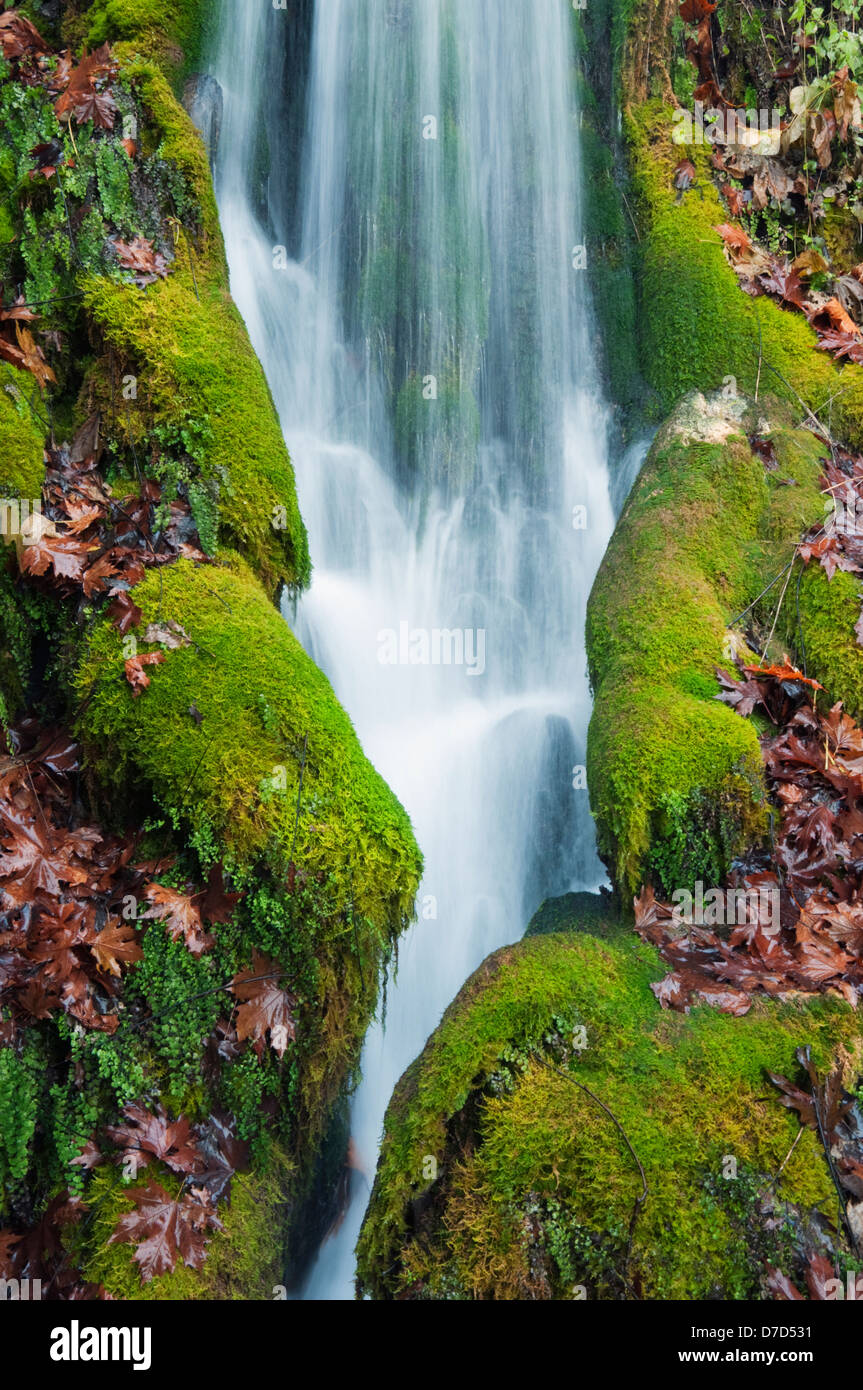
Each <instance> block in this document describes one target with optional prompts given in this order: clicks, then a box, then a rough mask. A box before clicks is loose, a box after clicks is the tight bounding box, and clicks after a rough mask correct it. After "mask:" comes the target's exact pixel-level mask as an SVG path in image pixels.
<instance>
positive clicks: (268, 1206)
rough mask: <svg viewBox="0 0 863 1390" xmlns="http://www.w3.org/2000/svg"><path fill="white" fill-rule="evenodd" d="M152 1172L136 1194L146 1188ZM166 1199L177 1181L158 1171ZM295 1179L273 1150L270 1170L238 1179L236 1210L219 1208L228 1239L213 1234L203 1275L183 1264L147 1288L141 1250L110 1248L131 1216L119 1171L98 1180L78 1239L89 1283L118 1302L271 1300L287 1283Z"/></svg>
mask: <svg viewBox="0 0 863 1390" xmlns="http://www.w3.org/2000/svg"><path fill="white" fill-rule="evenodd" d="M148 1172H149V1170H148V1171H146V1172H144V1173H143V1174H142V1175H141V1177H140V1178H139V1179H138V1180H137V1182H136V1183H134V1184H130V1185H132V1186H139V1185H146V1181H147V1177H148ZM153 1172H154V1176H156V1179H157V1181H160V1182H161V1183H162V1185H163V1186H164V1187H165V1189H166V1191H169V1192H176V1190H177V1179H176V1176H175V1175H173V1174H171V1173H169V1172H168V1171H167V1170H164V1171H157V1170H156V1169H155V1168H154V1169H153ZM293 1176H294V1164H293V1162H292V1160H291V1159H290V1158H289V1157H288V1156H287V1154H285V1153H284V1151H282V1150H280V1149H278V1148H277V1147H276V1146H275V1145H271V1146H270V1152H269V1158H268V1162H267V1165H266V1167H265V1168H260V1167H259V1168H256V1169H255V1170H254V1171H253V1172H249V1173H238V1174H236V1175H235V1177H234V1178H233V1179H232V1182H231V1201H230V1205H227V1204H225V1203H221V1204H220V1205H219V1207H218V1216H219V1220H220V1221H221V1222H222V1224H223V1226H224V1230H223V1231H216V1232H214V1233H213V1235H212V1238H211V1240H210V1243H209V1245H208V1248H207V1258H206V1260H205V1262H204V1265H203V1267H202V1268H201V1269H200V1270H193V1269H189V1268H188V1267H187V1266H186V1265H184V1264H183V1262H182V1260H180V1261H178V1264H177V1267H176V1269H174V1270H173V1272H172V1273H170V1274H163V1275H161V1276H159V1277H158V1278H156V1279H152V1280H151V1281H150V1282H149V1283H148V1284H142V1283H141V1276H140V1271H139V1269H138V1266H137V1264H136V1263H135V1261H134V1249H135V1247H134V1245H127V1244H120V1243H114V1244H109V1243H108V1242H109V1240H110V1237H111V1235H112V1233H113V1231H114V1229H115V1227H116V1224H117V1222H118V1220H119V1218H120V1217H121V1216H122V1215H124V1213H126V1212H127V1211H131V1210H132V1202H131V1201H130V1200H129V1198H128V1197H127V1196H126V1195H125V1185H124V1183H123V1182H122V1180H121V1177H120V1174H119V1171H118V1170H117V1169H116V1168H109V1167H104V1168H101V1169H99V1170H98V1171H97V1172H96V1173H94V1175H93V1180H92V1182H91V1185H90V1188H89V1189H88V1196H87V1205H88V1214H87V1215H86V1216H85V1218H84V1221H83V1223H82V1226H81V1228H80V1230H79V1231H77V1232H75V1233H74V1235H73V1241H74V1242H75V1249H76V1254H77V1256H78V1258H79V1260H80V1263H81V1269H82V1275H83V1277H84V1278H85V1279H86V1280H89V1281H90V1282H92V1283H94V1284H101V1285H102V1287H103V1288H104V1289H105V1290H106V1292H108V1293H110V1294H112V1295H113V1296H114V1298H118V1299H123V1300H131V1299H140V1300H144V1301H149V1300H151V1299H159V1300H165V1299H167V1300H170V1301H180V1300H186V1299H206V1300H218V1301H223V1300H231V1299H242V1300H251V1299H257V1300H266V1299H272V1298H273V1296H274V1292H275V1290H276V1289H277V1288H278V1287H279V1286H280V1285H281V1284H282V1281H283V1277H284V1245H285V1236H286V1223H287V1219H288V1216H289V1210H290V1209H289V1204H288V1199H287V1195H286V1194H287V1193H288V1192H289V1191H290V1188H291V1183H292V1179H293Z"/></svg>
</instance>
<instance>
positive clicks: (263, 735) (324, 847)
mask: <svg viewBox="0 0 863 1390" xmlns="http://www.w3.org/2000/svg"><path fill="white" fill-rule="evenodd" d="M231 565H232V568H231V569H228V568H218V567H214V566H195V565H193V564H191V563H189V562H188V561H181V562H180V563H178V564H177V565H174V566H171V567H169V568H167V569H164V570H161V571H160V572H157V573H154V572H151V573H150V574H149V575H148V577H147V579H146V580H145V581H144V582H143V583H142V584H140V585H138V586H137V588H136V589H135V591H134V598H135V602H136V603H137V604H138V605H139V606H140V607H141V608H142V610H143V613H144V620H143V621H144V626H146V624H147V623H148V622H152V621H156V620H159V621H162V622H165V621H168V620H169V619H173V620H175V621H176V622H178V623H180V624H181V625H182V626H183V627H184V628H185V629H186V631H187V632H188V635H189V637H190V639H191V641H192V642H193V643H194V644H195V645H193V646H189V647H186V648H181V649H178V650H175V651H170V652H168V653H167V655H166V660H165V664H164V665H162V666H158V667H155V668H153V669H152V670H151V671H150V675H151V676H152V683H151V685H150V687H149V689H148V690H146V691H145V692H144V693H143V694H142V695H141V696H140V697H139V698H137V699H134V698H133V697H132V692H131V689H130V687H129V685H128V683H127V682H126V680H125V678H124V673H123V658H124V639H123V638H122V637H121V636H120V634H119V633H118V632H117V630H116V629H115V628H114V627H113V626H112V625H111V623H110V622H108V621H106V620H104V619H103V620H102V621H100V622H99V623H98V624H97V625H96V627H95V629H94V630H93V632H92V634H91V636H90V639H89V643H88V647H87V650H86V652H85V654H84V656H83V659H82V662H81V665H80V669H79V671H78V676H77V685H78V689H79V691H80V693H81V695H82V696H84V695H86V694H88V693H89V692H90V691H91V690H92V692H93V693H92V698H91V699H90V702H89V704H88V705H87V708H86V710H85V713H84V714H83V716H82V721H81V729H80V733H81V735H82V736H83V738H84V739H85V741H86V743H87V745H88V747H89V749H90V750H91V756H92V760H93V764H94V766H95V767H96V768H97V770H98V771H99V773H100V774H102V775H103V776H104V778H105V779H106V782H107V784H108V785H109V786H111V785H113V786H114V787H115V788H117V789H122V788H126V789H128V787H129V786H130V785H135V786H137V787H141V786H144V787H150V788H152V791H153V794H154V796H155V798H156V800H157V802H158V803H159V804H160V805H161V806H163V807H164V808H165V809H166V810H170V811H171V812H172V813H173V814H174V815H175V817H177V818H181V819H182V820H183V821H185V822H186V823H187V824H188V826H189V827H190V830H191V833H192V836H193V842H194V839H195V837H208V836H212V837H215V839H216V841H217V842H218V843H219V844H220V845H222V846H224V848H225V849H226V850H227V851H228V852H229V853H230V854H231V855H232V856H233V857H234V858H235V859H236V860H237V861H238V862H240V863H242V864H249V863H252V862H254V861H255V860H257V859H259V858H267V860H268V861H269V862H270V863H271V865H272V866H273V867H274V868H276V869H277V870H280V871H282V872H284V870H285V869H286V867H287V863H288V860H289V859H290V858H291V851H292V847H293V858H294V859H295V861H296V863H297V865H298V866H300V867H301V868H303V869H305V870H307V871H308V872H309V873H310V874H311V875H317V874H324V875H332V876H333V878H334V879H335V880H336V881H337V882H338V883H339V885H340V891H341V895H342V896H341V901H342V902H347V901H353V903H354V904H355V908H356V911H357V912H358V913H359V914H361V915H362V916H365V917H368V918H370V919H371V920H372V921H373V922H375V923H376V924H377V926H378V928H379V930H381V931H385V930H388V929H392V930H396V931H397V930H400V929H401V927H402V926H403V925H404V924H405V922H406V920H407V919H408V918H409V917H410V916H411V914H412V910H413V898H414V894H415V892H416V887H417V883H418V878H419V872H420V857H419V853H418V851H417V849H416V846H415V844H414V840H413V836H412V834H411V829H410V823H409V821H408V819H407V816H406V815H405V813H404V811H403V810H402V808H401V806H400V805H399V803H398V802H397V800H396V798H395V797H394V796H393V795H392V793H391V792H390V791H389V790H388V788H387V787H386V785H385V784H384V783H383V781H382V780H381V779H380V778H379V777H378V775H377V774H376V773H375V771H374V769H373V768H372V767H371V766H370V764H369V763H368V762H367V761H366V759H365V757H364V756H363V753H362V750H361V748H360V745H359V742H358V740H357V737H356V734H355V733H354V730H353V728H352V726H351V723H350V720H349V719H348V717H347V715H346V714H345V712H344V711H343V709H342V708H341V706H340V705H339V703H338V701H337V700H336V698H335V696H334V695H333V692H332V689H331V687H330V685H329V682H328V681H327V679H326V677H325V676H324V675H322V673H321V672H320V671H319V670H318V669H317V667H316V666H315V665H314V663H313V662H312V661H311V660H310V659H309V657H308V656H306V654H305V652H304V651H303V649H302V647H301V646H300V644H299V642H297V640H296V638H295V637H294V636H293V634H292V633H291V631H290V629H289V628H288V626H287V624H286V623H285V622H284V621H283V620H282V618H281V617H280V615H279V614H278V613H277V612H276V611H275V609H274V608H273V607H272V606H271V605H270V603H269V602H268V601H267V598H266V595H265V594H264V592H263V590H262V589H261V588H260V586H259V585H258V584H257V583H256V582H255V580H254V578H253V577H252V576H251V574H250V573H249V571H248V569H247V567H246V566H245V565H244V564H243V562H242V561H240V560H239V559H238V558H237V557H234V558H233V559H232V560H231ZM142 630H143V629H142ZM142 650H143V648H142ZM125 654H128V649H125ZM193 701H194V703H195V704H196V705H197V708H198V710H199V711H200V713H201V714H202V716H203V722H202V723H201V724H200V726H199V725H198V724H196V723H195V721H194V720H193V719H192V718H191V716H190V714H189V706H190V705H191V704H192V702H193ZM306 735H308V751H307V755H306V762H305V774H304V779H303V794H302V807H301V814H300V817H299V821H298V823H296V825H295V821H296V803H297V790H298V783H299V777H300V766H301V760H302V750H303V743H304V739H305V737H306ZM123 795H124V796H128V790H126V791H124V792H123ZM295 834H296V844H295V845H294V835H295Z"/></svg>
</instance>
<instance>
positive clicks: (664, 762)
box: [587, 413, 796, 895]
mask: <svg viewBox="0 0 863 1390" xmlns="http://www.w3.org/2000/svg"><path fill="white" fill-rule="evenodd" d="M687 419H688V415H686V414H685V413H684V414H683V415H680V416H678V417H675V419H674V420H673V421H672V422H671V423H670V425H669V427H668V428H667V429H666V430H665V431H663V433H662V434H661V436H660V437H659V438H658V440H657V441H656V443H655V445H654V448H653V450H652V452H651V454H650V457H649V459H648V461H647V463H646V464H645V467H644V469H643V470H642V473H641V476H640V478H639V480H638V483H637V484H636V486H635V487H634V489H633V491H632V494H631V496H630V499H629V501H628V503H627V506H626V509H625V511H624V513H623V516H622V517H621V520H620V522H619V523H618V526H617V528H616V530H615V534H614V537H613V539H612V541H611V544H610V546H609V549H608V552H607V554H606V556H605V559H604V561H603V564H602V567H601V569H600V572H599V575H598V577H597V580H596V583H595V585H594V589H593V593H592V594H591V598H590V603H589V606H588V619H587V645H588V655H589V662H590V674H591V681H592V684H593V688H594V692H595V696H596V702H595V708H594V714H593V718H592V720H591V725H590V732H589V738H588V781H589V785H590V790H591V805H592V808H593V811H594V814H595V816H596V819H597V829H598V836H599V846H600V852H601V853H602V855H603V857H604V858H606V860H607V861H609V862H611V863H612V864H613V868H614V877H615V880H616V882H617V884H618V886H619V887H620V888H621V890H622V891H623V893H624V895H629V894H630V893H631V892H632V891H633V890H634V889H636V888H637V887H638V885H639V883H640V880H641V878H642V877H643V875H644V873H645V870H646V869H647V867H648V863H649V862H650V864H651V867H652V868H653V871H654V874H655V876H656V877H657V878H658V880H659V882H660V883H661V884H663V885H665V886H666V887H668V888H669V889H672V888H674V887H680V886H682V885H683V884H684V883H685V882H687V881H690V880H694V879H696V878H699V877H702V878H705V879H707V880H708V881H716V879H717V876H721V874H722V870H723V867H724V865H726V864H727V863H728V862H729V860H730V857H731V856H732V855H733V853H734V852H735V850H736V849H738V848H739V847H740V845H741V844H742V843H744V842H745V841H746V839H747V838H753V837H757V835H758V834H759V832H760V831H761V829H762V827H763V825H764V810H763V805H762V803H763V788H762V782H761V758H760V751H759V747H758V741H757V737H756V734H755V731H754V729H753V728H752V727H751V725H749V724H747V723H745V722H744V721H743V720H741V719H740V718H739V717H738V716H737V715H736V714H734V713H733V711H731V710H730V709H728V708H726V707H725V706H724V705H722V704H720V703H719V702H718V701H716V700H715V699H714V696H715V694H716V692H717V689H718V686H717V684H716V681H715V677H714V667H715V666H716V665H717V664H721V662H722V660H723V646H724V640H725V632H726V625H727V623H728V621H729V619H730V618H731V617H732V616H733V611H732V610H735V609H736V610H737V611H739V610H740V609H742V608H743V607H744V606H745V604H746V601H747V598H748V597H750V596H754V594H756V593H757V592H758V589H757V588H754V587H753V586H754V584H755V583H756V582H757V581H756V577H755V571H754V568H753V556H752V553H751V550H752V542H753V541H754V538H755V536H756V533H757V528H758V523H759V520H760V517H761V516H762V514H763V512H764V511H765V510H766V506H767V486H766V483H765V479H764V468H763V465H762V463H761V462H760V460H758V459H757V458H755V457H754V456H753V455H752V453H751V451H750V448H749V445H748V443H747V441H746V439H745V438H744V437H743V436H742V435H732V437H731V438H728V439H727V440H725V441H724V442H721V441H720V442H715V443H708V442H697V441H696V442H691V441H690V440H689V439H688V436H687V435H686V434H685V433H683V431H684V429H685V427H686V422H687ZM732 427H733V424H732V425H729V428H732ZM738 428H740V426H739V425H738ZM795 539H796V537H795ZM651 854H652V859H650V856H651Z"/></svg>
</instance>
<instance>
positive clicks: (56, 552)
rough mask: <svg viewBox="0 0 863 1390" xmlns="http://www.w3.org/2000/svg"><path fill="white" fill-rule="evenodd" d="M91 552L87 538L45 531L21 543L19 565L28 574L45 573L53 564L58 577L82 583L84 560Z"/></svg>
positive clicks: (55, 575) (56, 577)
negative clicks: (76, 538)
mask: <svg viewBox="0 0 863 1390" xmlns="http://www.w3.org/2000/svg"><path fill="white" fill-rule="evenodd" d="M90 553H91V547H90V545H89V543H88V542H87V541H78V540H73V539H71V538H70V537H68V536H51V535H48V534H45V535H41V536H39V537H38V539H36V540H34V541H33V543H32V544H30V545H26V546H22V550H21V557H20V565H21V569H22V571H23V572H24V573H25V574H33V575H42V574H45V573H46V572H47V571H48V569H49V568H50V569H52V570H53V572H54V578H55V579H58V580H69V581H71V582H72V583H81V582H82V581H83V578H84V565H85V561H86V559H87V557H88V556H89V555H90Z"/></svg>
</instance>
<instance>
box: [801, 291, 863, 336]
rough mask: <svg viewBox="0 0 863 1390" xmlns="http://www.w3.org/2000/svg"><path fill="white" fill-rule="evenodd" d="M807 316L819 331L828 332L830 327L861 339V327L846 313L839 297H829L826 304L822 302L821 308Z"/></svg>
mask: <svg viewBox="0 0 863 1390" xmlns="http://www.w3.org/2000/svg"><path fill="white" fill-rule="evenodd" d="M806 317H807V318H808V319H809V322H810V323H811V324H812V327H813V328H816V329H818V331H819V332H823V333H827V332H829V331H830V329H833V330H834V331H836V332H839V333H849V334H850V335H851V336H852V337H856V338H857V340H858V341H859V340H860V329H859V327H858V325H857V324H856V323H855V322H854V320H853V319H852V318H851V316H850V314H846V312H845V310H844V309H843V308H842V305H841V304H840V303H839V300H838V299H835V298H834V299H828V300H827V302H826V304H822V305H821V306H820V307H819V308H817V309H815V310H813V312H812V313H810V314H807V316H806Z"/></svg>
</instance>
